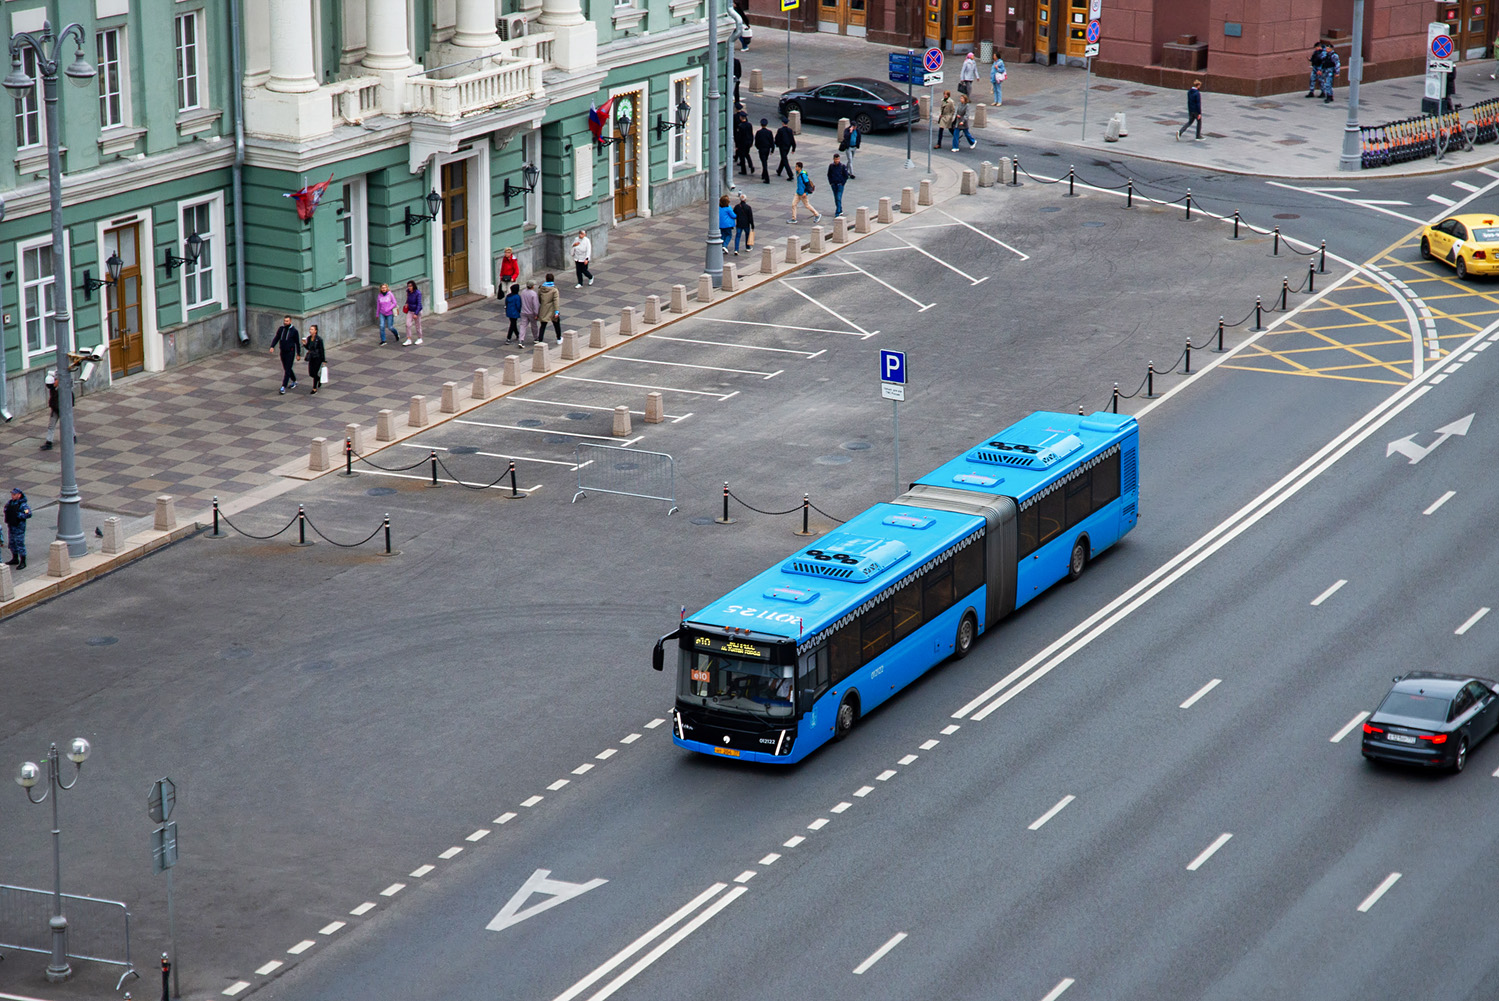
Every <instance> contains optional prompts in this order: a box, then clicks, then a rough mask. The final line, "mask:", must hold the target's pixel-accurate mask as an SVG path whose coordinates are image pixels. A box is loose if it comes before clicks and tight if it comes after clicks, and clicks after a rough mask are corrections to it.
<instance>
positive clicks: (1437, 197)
mask: <svg viewBox="0 0 1499 1001" xmlns="http://www.w3.org/2000/svg"><path fill="white" fill-rule="evenodd" d="M1426 200H1427V201H1429V202H1436V203H1437V204H1438V205H1448V206H1451V205H1456V204H1457V202H1454V201H1453V200H1452V199H1451V198H1443V197H1442V196H1441V195H1427V196H1426ZM1415 221H1417V222H1420V220H1419V219H1418V220H1415Z"/></svg>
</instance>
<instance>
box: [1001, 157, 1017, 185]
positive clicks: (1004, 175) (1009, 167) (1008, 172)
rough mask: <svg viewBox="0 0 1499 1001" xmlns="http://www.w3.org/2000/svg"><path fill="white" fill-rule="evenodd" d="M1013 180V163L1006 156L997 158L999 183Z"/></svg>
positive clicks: (1007, 182)
mask: <svg viewBox="0 0 1499 1001" xmlns="http://www.w3.org/2000/svg"><path fill="white" fill-rule="evenodd" d="M1014 180H1015V163H1014V161H1013V160H1011V159H1010V158H1009V157H1007V156H1002V157H1000V158H999V183H1000V184H1009V183H1010V182H1012V181H1014Z"/></svg>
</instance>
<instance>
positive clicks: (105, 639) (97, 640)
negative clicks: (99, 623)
mask: <svg viewBox="0 0 1499 1001" xmlns="http://www.w3.org/2000/svg"><path fill="white" fill-rule="evenodd" d="M84 642H85V643H87V644H88V645H89V646H114V645H115V644H116V643H118V642H120V639H119V637H118V636H90V637H89V638H88V639H86V640H84Z"/></svg>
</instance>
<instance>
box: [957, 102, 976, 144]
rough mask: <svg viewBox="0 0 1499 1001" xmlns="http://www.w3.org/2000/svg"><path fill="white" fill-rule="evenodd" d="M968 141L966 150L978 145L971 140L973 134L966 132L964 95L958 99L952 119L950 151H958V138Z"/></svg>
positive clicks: (966, 112)
mask: <svg viewBox="0 0 1499 1001" xmlns="http://www.w3.org/2000/svg"><path fill="white" fill-rule="evenodd" d="M959 135H961V136H962V137H963V138H965V139H967V140H968V148H969V149H973V147H975V146H977V145H978V143H977V142H975V141H974V139H973V133H972V132H969V131H968V95H967V94H964V95H963V96H962V97H960V98H958V107H957V110H956V111H954V112H953V117H952V151H953V152H954V153H956V152H957V151H958V136H959Z"/></svg>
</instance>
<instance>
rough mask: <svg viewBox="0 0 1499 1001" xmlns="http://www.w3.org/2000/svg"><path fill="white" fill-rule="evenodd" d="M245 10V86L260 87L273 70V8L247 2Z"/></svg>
mask: <svg viewBox="0 0 1499 1001" xmlns="http://www.w3.org/2000/svg"><path fill="white" fill-rule="evenodd" d="M244 12H245V86H246V87H259V86H260V85H261V84H263V83H265V80H266V76H267V75H268V74H269V73H270V71H271V8H270V7H269V6H267V5H266V4H263V3H247V4H245V6H244Z"/></svg>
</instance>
